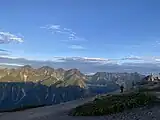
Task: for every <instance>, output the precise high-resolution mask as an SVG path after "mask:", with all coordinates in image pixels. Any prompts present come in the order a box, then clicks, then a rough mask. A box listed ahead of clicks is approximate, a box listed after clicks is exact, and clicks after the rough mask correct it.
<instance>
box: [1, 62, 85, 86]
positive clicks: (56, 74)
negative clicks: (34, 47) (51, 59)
mask: <svg viewBox="0 0 160 120" xmlns="http://www.w3.org/2000/svg"><path fill="white" fill-rule="evenodd" d="M85 79H86V77H85V75H83V74H82V73H81V72H80V71H78V70H77V69H70V70H64V69H62V68H60V69H54V68H51V67H48V66H43V67H41V68H38V69H34V68H32V67H31V66H29V65H26V66H23V67H20V68H17V69H1V70H0V82H33V83H37V82H38V83H41V84H43V85H47V86H50V85H53V84H56V85H57V86H61V85H63V86H69V85H77V86H80V87H81V88H84V87H85V83H84V81H85ZM74 83H75V84H74Z"/></svg>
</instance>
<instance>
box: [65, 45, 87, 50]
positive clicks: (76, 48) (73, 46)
mask: <svg viewBox="0 0 160 120" xmlns="http://www.w3.org/2000/svg"><path fill="white" fill-rule="evenodd" d="M68 48H71V49H74V50H84V49H85V48H84V47H83V46H81V45H71V46H69V47H68Z"/></svg>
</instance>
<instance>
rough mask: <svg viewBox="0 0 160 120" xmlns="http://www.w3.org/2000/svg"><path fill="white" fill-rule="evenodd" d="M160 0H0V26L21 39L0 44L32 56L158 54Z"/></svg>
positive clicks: (14, 52)
mask: <svg viewBox="0 0 160 120" xmlns="http://www.w3.org/2000/svg"><path fill="white" fill-rule="evenodd" d="M159 4H160V1H159V0H154V1H153V0H0V32H2V33H9V34H11V35H15V36H14V37H15V38H19V40H21V41H20V42H14V41H16V40H17V39H14V41H13V39H10V40H9V42H4V43H3V44H0V48H1V49H3V50H7V51H9V56H10V57H21V58H27V59H36V60H37V59H39V60H52V59H53V58H54V57H57V56H61V57H77V56H78V57H88V58H103V59H123V58H126V57H129V58H130V57H133V56H134V58H135V56H136V58H137V56H138V57H159V56H160V52H159V51H160V14H159V13H160V7H159ZM5 36H7V35H6V34H5ZM12 37H13V36H12ZM6 38H7V37H6ZM0 39H2V38H0ZM7 39H9V37H8V38H7ZM5 40H6V39H5ZM22 40H23V42H22ZM1 41H4V34H3V40H1ZM3 52H4V51H3ZM2 55H3V54H2ZM130 60H131V59H130Z"/></svg>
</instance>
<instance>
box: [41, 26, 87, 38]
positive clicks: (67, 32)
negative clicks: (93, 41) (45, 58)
mask: <svg viewBox="0 0 160 120" xmlns="http://www.w3.org/2000/svg"><path fill="white" fill-rule="evenodd" d="M41 28H44V29H47V30H49V31H50V32H51V33H52V34H60V35H64V36H66V37H67V38H66V40H63V41H67V40H69V41H86V39H84V38H83V37H80V36H78V35H77V33H76V32H74V31H73V30H72V29H69V28H64V27H61V26H60V25H46V26H44V27H41Z"/></svg>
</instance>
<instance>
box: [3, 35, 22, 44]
mask: <svg viewBox="0 0 160 120" xmlns="http://www.w3.org/2000/svg"><path fill="white" fill-rule="evenodd" d="M10 42H23V38H22V37H19V36H16V35H14V34H11V33H9V32H0V44H7V43H10Z"/></svg>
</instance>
